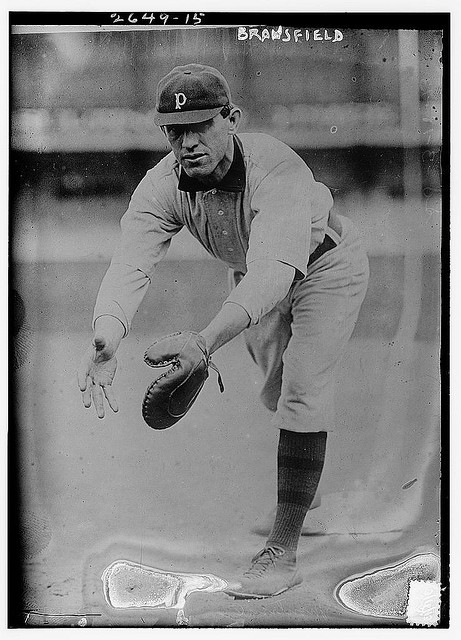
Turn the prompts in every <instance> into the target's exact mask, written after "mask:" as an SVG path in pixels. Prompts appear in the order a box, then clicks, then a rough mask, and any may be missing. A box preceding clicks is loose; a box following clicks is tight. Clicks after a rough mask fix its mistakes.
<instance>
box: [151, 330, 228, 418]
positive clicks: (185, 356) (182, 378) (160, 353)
mask: <svg viewBox="0 0 461 640" xmlns="http://www.w3.org/2000/svg"><path fill="white" fill-rule="evenodd" d="M144 361H145V362H146V364H148V365H149V367H165V366H168V365H171V366H170V368H169V369H168V370H167V371H166V372H165V373H163V374H162V375H161V376H159V377H158V378H157V379H156V380H154V381H153V382H152V384H150V385H149V387H148V388H147V390H146V393H145V394H144V400H143V403H142V416H143V418H144V420H145V421H146V422H147V424H148V425H149V427H152V429H167V428H168V427H171V426H173V425H174V424H175V423H176V422H177V421H178V420H180V419H181V418H182V417H183V416H185V415H186V413H187V412H188V411H189V409H190V408H191V406H192V405H193V403H194V402H195V400H196V398H197V396H198V394H199V393H200V390H201V389H202V387H203V385H204V384H205V380H206V379H207V378H208V369H209V368H210V367H211V368H212V369H214V370H215V371H216V372H217V374H218V383H219V388H220V390H221V393H222V392H223V391H224V386H223V383H222V379H221V375H220V374H219V371H218V369H217V368H216V366H215V365H214V364H213V363H212V362H211V359H210V355H209V354H208V351H207V349H206V344H205V340H204V338H203V337H202V336H201V335H200V334H199V333H193V332H191V331H180V332H178V333H172V334H171V335H168V336H164V337H163V338H160V340H157V341H156V342H154V344H153V345H151V346H150V347H149V348H148V349H147V351H146V353H145V354H144Z"/></svg>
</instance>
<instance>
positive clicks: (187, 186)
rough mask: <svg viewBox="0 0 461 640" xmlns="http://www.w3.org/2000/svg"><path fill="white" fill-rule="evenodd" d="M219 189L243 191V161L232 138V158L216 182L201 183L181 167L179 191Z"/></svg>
mask: <svg viewBox="0 0 461 640" xmlns="http://www.w3.org/2000/svg"><path fill="white" fill-rule="evenodd" d="M213 188H216V189H219V190H221V191H244V189H245V162H244V160H243V154H242V152H241V150H240V145H239V144H237V142H236V140H235V138H234V158H233V160H232V164H231V166H230V168H229V171H228V172H227V173H226V175H225V176H224V178H223V179H222V180H221V182H217V183H216V184H209V185H208V184H207V185H205V184H203V182H200V180H196V179H195V178H191V177H190V176H188V175H187V173H186V172H185V171H184V169H181V175H180V176H179V183H178V189H180V190H181V191H193V192H195V191H209V190H210V189H213Z"/></svg>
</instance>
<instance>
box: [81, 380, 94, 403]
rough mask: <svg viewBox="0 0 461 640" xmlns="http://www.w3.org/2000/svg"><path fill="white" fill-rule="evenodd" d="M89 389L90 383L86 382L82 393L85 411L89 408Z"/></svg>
mask: <svg viewBox="0 0 461 640" xmlns="http://www.w3.org/2000/svg"><path fill="white" fill-rule="evenodd" d="M91 387H92V383H91V381H90V380H88V382H87V383H86V387H85V389H84V391H83V392H82V400H83V404H84V405H85V407H86V408H87V409H88V408H89V407H91ZM80 388H81V387H80Z"/></svg>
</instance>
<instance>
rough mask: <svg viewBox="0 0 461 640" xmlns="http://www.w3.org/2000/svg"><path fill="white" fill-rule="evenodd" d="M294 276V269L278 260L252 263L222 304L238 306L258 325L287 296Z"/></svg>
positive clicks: (252, 322)
mask: <svg viewBox="0 0 461 640" xmlns="http://www.w3.org/2000/svg"><path fill="white" fill-rule="evenodd" d="M294 276H295V270H294V268H293V267H291V266H290V265H287V264H282V263H281V262H279V261H277V260H254V261H253V262H252V263H251V264H250V265H249V267H248V271H247V273H246V274H245V276H244V277H243V278H242V280H241V281H240V282H239V284H238V285H237V286H236V287H235V289H233V290H232V291H231V293H230V295H229V296H228V297H227V299H226V300H225V301H224V304H227V303H228V302H233V303H235V304H238V305H240V306H241V307H243V308H244V309H245V311H246V312H247V313H248V315H249V316H250V320H251V324H252V325H253V324H257V323H258V322H259V321H260V319H261V318H262V317H263V316H264V315H266V313H269V311H270V310H271V309H273V308H274V307H275V305H276V304H278V303H279V302H281V301H282V300H283V299H284V298H285V297H286V296H287V294H288V292H289V290H290V287H291V284H292V282H293V279H294Z"/></svg>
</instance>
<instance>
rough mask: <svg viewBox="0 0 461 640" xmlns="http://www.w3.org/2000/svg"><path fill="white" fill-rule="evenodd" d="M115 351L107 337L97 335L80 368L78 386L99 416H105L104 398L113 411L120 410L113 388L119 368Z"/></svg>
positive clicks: (84, 400) (87, 404) (88, 404)
mask: <svg viewBox="0 0 461 640" xmlns="http://www.w3.org/2000/svg"><path fill="white" fill-rule="evenodd" d="M114 354H115V351H114V349H113V348H111V347H110V346H109V345H108V343H107V341H106V339H105V338H103V337H100V336H95V338H94V340H93V343H92V344H91V346H90V347H89V348H88V350H87V351H86V352H85V354H84V355H83V357H82V359H81V362H80V366H79V369H78V386H79V387H80V391H81V392H82V400H83V404H84V405H85V407H86V408H87V409H88V408H90V407H91V403H92V402H93V405H94V408H95V411H96V414H97V416H98V418H104V415H105V412H104V398H105V399H106V401H107V404H108V405H109V407H110V408H111V409H112V411H114V412H117V411H118V405H117V401H116V399H115V396H114V392H113V390H112V381H113V379H114V376H115V372H116V370H117V358H116V357H115V355H114Z"/></svg>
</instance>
